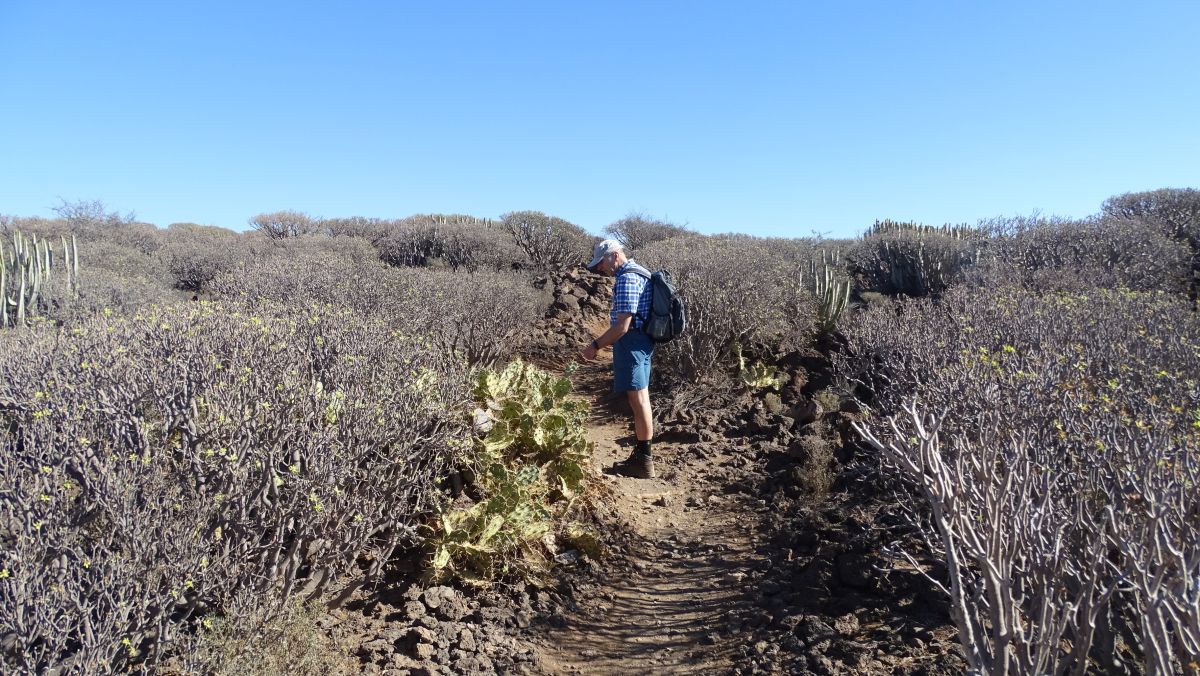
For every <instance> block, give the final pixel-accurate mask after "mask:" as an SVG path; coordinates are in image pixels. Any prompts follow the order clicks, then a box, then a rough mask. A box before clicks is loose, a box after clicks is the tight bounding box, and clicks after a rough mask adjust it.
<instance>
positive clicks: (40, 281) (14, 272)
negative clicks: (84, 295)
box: [0, 230, 79, 327]
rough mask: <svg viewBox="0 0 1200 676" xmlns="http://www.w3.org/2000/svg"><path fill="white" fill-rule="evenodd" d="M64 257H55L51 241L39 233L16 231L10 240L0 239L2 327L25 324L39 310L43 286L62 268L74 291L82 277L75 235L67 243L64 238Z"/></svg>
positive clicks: (0, 313)
mask: <svg viewBox="0 0 1200 676" xmlns="http://www.w3.org/2000/svg"><path fill="white" fill-rule="evenodd" d="M61 239H62V251H63V253H62V258H61V260H56V257H55V255H54V250H53V248H52V247H51V245H50V242H49V241H48V240H46V239H42V238H39V237H38V236H37V235H32V236H25V235H23V234H21V232H20V231H19V230H18V231H14V232H13V233H12V235H11V236H10V238H9V241H8V242H0V327H9V326H24V325H26V324H27V323H28V322H29V319H31V318H32V317H33V316H35V315H36V314H37V312H38V301H39V299H41V298H42V292H43V289H44V286H45V284H46V283H47V282H49V281H50V279H51V277H52V276H53V275H55V274H59V273H57V272H56V271H57V270H60V269H61V270H62V271H63V272H62V274H63V275H65V277H66V282H67V286H68V288H70V289H71V290H72V291H74V290H75V289H76V288H77V286H78V279H79V249H78V246H77V245H76V242H75V236H74V235H72V236H71V241H70V243H69V244H68V242H67V239H66V237H62V238H61Z"/></svg>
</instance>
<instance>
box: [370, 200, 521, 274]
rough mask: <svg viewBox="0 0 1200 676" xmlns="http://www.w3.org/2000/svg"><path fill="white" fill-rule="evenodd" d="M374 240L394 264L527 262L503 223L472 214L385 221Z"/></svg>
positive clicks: (506, 266) (469, 266) (492, 266)
mask: <svg viewBox="0 0 1200 676" xmlns="http://www.w3.org/2000/svg"><path fill="white" fill-rule="evenodd" d="M373 241H374V242H375V245H376V247H378V249H379V252H380V257H381V258H382V259H383V260H384V261H385V262H387V263H389V264H391V265H396V266H405V267H413V266H417V267H421V266H434V267H436V266H444V267H449V268H452V269H455V270H458V269H466V270H472V271H474V270H512V269H514V268H519V267H522V266H523V265H524V264H525V262H526V256H525V254H524V253H523V252H522V251H521V249H520V248H519V247H518V246H517V244H516V242H514V241H513V238H512V237H511V236H510V234H509V232H508V231H507V230H506V229H505V228H504V227H502V226H501V225H500V224H498V223H494V222H492V221H490V220H485V219H480V218H474V217H471V216H459V215H451V216H444V215H440V214H431V215H427V216H426V215H419V216H410V217H408V218H405V219H403V220H400V221H390V222H384V223H381V224H380V225H379V226H378V227H377V230H376V233H375V235H374V239H373Z"/></svg>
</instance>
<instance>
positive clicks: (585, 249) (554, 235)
mask: <svg viewBox="0 0 1200 676" xmlns="http://www.w3.org/2000/svg"><path fill="white" fill-rule="evenodd" d="M503 225H504V227H505V228H507V229H508V232H509V234H510V235H512V238H513V241H515V242H516V243H517V246H519V247H520V248H521V250H522V251H524V252H525V255H526V256H528V257H529V260H530V262H532V263H533V265H534V266H535V267H537V268H538V269H540V270H547V271H552V270H562V269H564V268H568V267H571V266H576V265H584V264H586V263H587V262H588V261H589V260H590V259H591V251H592V246H593V245H594V244H595V242H596V238H595V237H593V236H591V235H589V234H588V233H587V232H586V231H584V229H583V228H581V227H579V226H578V225H575V224H574V223H570V222H567V221H564V220H563V219H561V218H557V217H555V216H547V215H546V214H543V213H542V212H540V211H514V212H511V213H507V214H504V216H503Z"/></svg>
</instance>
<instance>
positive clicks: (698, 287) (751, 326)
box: [638, 236, 816, 382]
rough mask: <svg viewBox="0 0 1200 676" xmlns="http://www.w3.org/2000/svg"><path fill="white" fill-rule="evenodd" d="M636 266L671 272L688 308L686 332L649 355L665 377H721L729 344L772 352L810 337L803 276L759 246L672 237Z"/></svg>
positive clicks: (810, 306)
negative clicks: (652, 354)
mask: <svg viewBox="0 0 1200 676" xmlns="http://www.w3.org/2000/svg"><path fill="white" fill-rule="evenodd" d="M638 260H639V262H640V263H642V264H643V265H646V266H648V267H650V269H657V268H665V269H667V270H669V271H670V273H671V276H672V278H673V279H674V281H675V286H676V288H677V289H678V290H679V292H680V294H682V296H683V299H684V302H685V303H686V305H687V309H688V328H687V331H686V332H684V334H683V335H682V336H680V337H679V338H677V339H676V340H674V341H672V342H670V343H666V344H664V345H663V346H662V349H661V351H658V352H656V356H655V359H656V360H657V362H656V363H658V364H661V365H662V368H660V369H659V371H658V372H659V373H663V374H665V375H666V376H667V378H669V379H676V380H682V381H686V382H696V381H698V380H700V379H702V378H704V377H706V376H716V375H718V374H720V373H723V372H727V371H728V370H729V368H730V367H732V366H733V365H734V364H736V358H735V357H733V350H734V347H735V345H736V346H739V347H740V349H742V350H744V351H746V352H747V353H750V354H754V353H758V352H771V351H773V350H775V349H778V348H779V347H781V346H796V345H799V344H802V343H804V342H805V341H807V340H808V339H809V337H810V336H811V333H812V329H813V325H814V318H815V312H816V311H815V303H814V301H813V298H812V295H811V294H810V293H808V292H807V291H806V290H805V288H804V285H803V279H802V277H801V271H800V270H798V269H797V268H796V266H794V265H792V264H789V263H788V262H787V261H785V260H783V259H781V258H779V257H778V256H775V255H774V254H773V253H772V251H771V248H770V247H769V246H767V245H765V244H763V243H762V242H761V241H758V240H753V239H746V240H730V239H718V238H712V237H702V236H696V237H686V238H674V239H671V240H665V241H661V242H658V243H656V244H653V245H651V246H650V247H648V248H647V249H646V250H645V251H644V252H643V253H642V254H641V256H640V258H639V259H638Z"/></svg>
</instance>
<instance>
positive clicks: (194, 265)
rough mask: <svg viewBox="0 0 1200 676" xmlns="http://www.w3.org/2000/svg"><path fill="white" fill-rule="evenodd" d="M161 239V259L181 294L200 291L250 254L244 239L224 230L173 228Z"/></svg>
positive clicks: (194, 227)
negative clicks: (163, 241) (162, 240)
mask: <svg viewBox="0 0 1200 676" xmlns="http://www.w3.org/2000/svg"><path fill="white" fill-rule="evenodd" d="M164 238H165V244H164V245H163V248H162V251H161V256H162V258H163V261H164V262H165V264H166V267H167V270H168V271H169V272H170V274H171V277H172V279H173V281H174V284H175V286H176V287H178V288H180V289H183V290H185V291H192V292H196V291H204V290H205V287H206V286H207V285H208V283H209V282H211V281H212V280H214V279H216V277H217V276H218V275H220V274H222V273H225V272H229V271H230V270H232V269H233V268H235V267H236V266H237V265H239V264H240V263H241V262H243V261H245V260H247V259H249V258H250V257H251V256H252V255H253V253H254V251H253V249H251V248H250V247H249V246H248V245H247V244H248V243H247V240H246V238H244V237H242V236H241V235H239V234H238V233H235V232H233V231H232V230H226V229H224V228H214V227H210V226H192V227H174V226H173V227H171V228H170V229H168V230H167V232H166V233H165V235H164Z"/></svg>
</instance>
